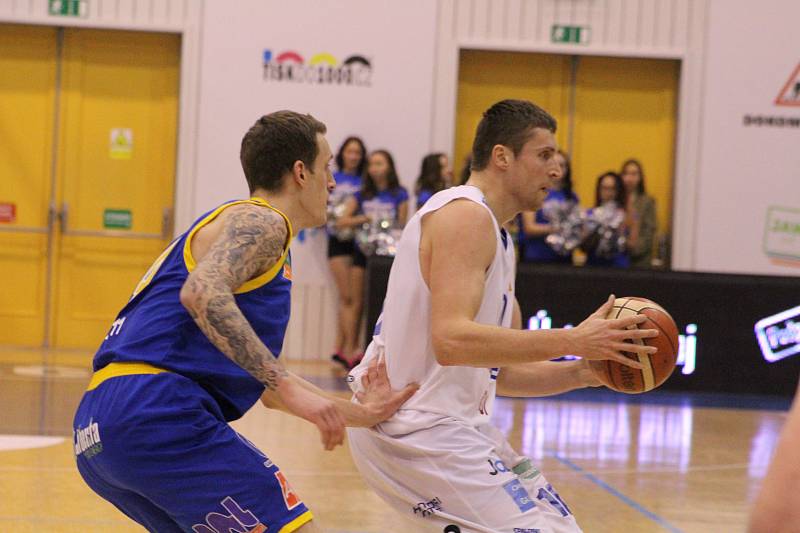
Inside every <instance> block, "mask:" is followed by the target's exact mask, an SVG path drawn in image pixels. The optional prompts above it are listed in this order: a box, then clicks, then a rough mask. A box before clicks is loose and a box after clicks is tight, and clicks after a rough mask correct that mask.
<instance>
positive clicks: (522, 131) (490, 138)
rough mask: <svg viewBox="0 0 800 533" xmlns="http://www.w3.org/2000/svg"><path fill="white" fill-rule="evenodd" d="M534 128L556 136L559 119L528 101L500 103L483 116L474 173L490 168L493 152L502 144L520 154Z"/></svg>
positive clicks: (475, 148)
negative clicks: (493, 149)
mask: <svg viewBox="0 0 800 533" xmlns="http://www.w3.org/2000/svg"><path fill="white" fill-rule="evenodd" d="M535 128H542V129H546V130H550V131H551V132H552V133H555V132H556V119H554V118H553V117H552V116H551V115H550V114H549V113H548V112H547V111H545V110H544V109H542V108H541V107H539V106H537V105H536V104H534V103H532V102H528V101H527V100H501V101H500V102H497V103H496V104H494V105H493V106H492V107H490V108H489V109H487V110H486V111H485V112H484V113H483V118H482V119H481V121H480V123H479V124H478V129H477V131H476V132H475V142H473V143H472V164H471V166H470V168H471V170H473V171H474V170H483V169H485V168H486V166H487V165H488V164H489V159H490V158H491V156H492V148H494V147H495V145H498V144H501V145H503V146H508V147H509V148H511V150H512V151H513V152H514V155H517V154H519V152H520V150H522V147H523V146H524V145H525V143H526V142H527V141H528V140H529V139H530V138H531V137H532V136H533V133H534V132H533V130H534V129H535Z"/></svg>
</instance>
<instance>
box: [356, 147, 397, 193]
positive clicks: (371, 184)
mask: <svg viewBox="0 0 800 533" xmlns="http://www.w3.org/2000/svg"><path fill="white" fill-rule="evenodd" d="M374 155H382V156H383V157H385V158H386V162H387V163H389V173H388V174H387V176H386V181H387V182H388V183H387V185H388V187H387V189H388V190H389V191H391V192H392V194H393V195H397V190H398V189H399V188H400V179H399V178H398V177H397V170H396V169H395V166H394V158H393V157H392V154H390V153H389V152H388V151H386V150H375V151H374V152H372V153H371V154H369V157H372V156H374ZM376 194H378V186H377V185H375V180H374V179H372V176H370V175H369V165H367V166H366V170H365V172H364V179H363V180H362V185H361V196H362V197H363V198H364V199H365V200H369V199H370V198H374V197H375V195H376Z"/></svg>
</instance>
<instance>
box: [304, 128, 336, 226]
mask: <svg viewBox="0 0 800 533" xmlns="http://www.w3.org/2000/svg"><path fill="white" fill-rule="evenodd" d="M317 150H318V153H317V158H316V159H315V160H314V165H313V168H312V169H311V172H309V190H308V192H307V194H308V200H309V204H308V210H309V211H310V214H311V215H312V218H313V219H314V222H315V224H313V225H314V226H321V225H322V224H324V223H325V221H326V220H327V217H328V213H327V208H328V194H329V193H330V191H332V190H333V188H334V187H335V186H336V181H334V179H333V172H332V170H331V165H332V164H333V153H331V147H330V145H328V140H327V139H326V138H325V137H324V136H323V135H322V134H321V133H318V134H317Z"/></svg>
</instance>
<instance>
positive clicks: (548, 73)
mask: <svg viewBox="0 0 800 533" xmlns="http://www.w3.org/2000/svg"><path fill="white" fill-rule="evenodd" d="M569 69H570V58H569V56H559V55H545V54H528V53H515V52H489V51H477V50H462V51H461V57H460V62H459V72H458V103H457V108H456V146H455V152H454V154H455V160H454V163H453V165H454V169H455V171H456V172H458V171H460V169H461V166H462V164H463V161H464V158H465V157H466V156H467V155H469V153H470V152H471V151H472V141H473V139H474V137H475V129H476V128H477V126H478V122H480V119H481V116H482V115H483V112H484V111H485V110H486V109H487V108H489V106H491V105H492V104H494V103H495V102H497V101H499V100H504V99H506V98H518V99H522V100H530V101H532V102H534V103H536V104H537V105H539V106H541V107H543V108H544V109H546V110H547V111H548V112H550V114H551V115H553V117H555V119H556V120H557V121H558V132H557V134H556V139H557V141H558V143H559V144H560V145H564V144H565V143H566V138H567V137H566V129H567V124H566V120H567V116H568V104H569V102H568V92H567V91H568V88H569Z"/></svg>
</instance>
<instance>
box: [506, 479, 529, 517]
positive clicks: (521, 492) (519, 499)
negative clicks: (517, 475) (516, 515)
mask: <svg viewBox="0 0 800 533" xmlns="http://www.w3.org/2000/svg"><path fill="white" fill-rule="evenodd" d="M503 488H504V489H505V491H506V493H508V495H509V496H511V499H512V500H514V503H516V504H517V507H519V510H520V511H522V512H523V513H525V512H527V511H530V510H531V509H533V508H534V507H536V504H535V503H534V502H533V500H532V499H531V496H530V494H528V491H527V490H525V487H523V486H522V483H520V481H519V480H518V479H514V480H511V481H509V482H508V483H506V484H505V485H503Z"/></svg>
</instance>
